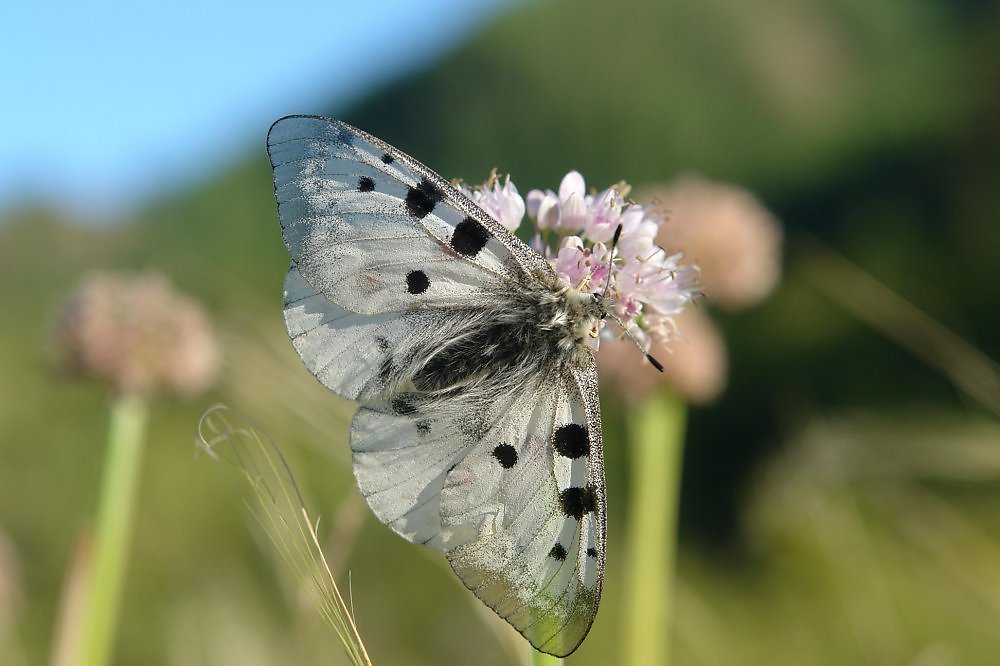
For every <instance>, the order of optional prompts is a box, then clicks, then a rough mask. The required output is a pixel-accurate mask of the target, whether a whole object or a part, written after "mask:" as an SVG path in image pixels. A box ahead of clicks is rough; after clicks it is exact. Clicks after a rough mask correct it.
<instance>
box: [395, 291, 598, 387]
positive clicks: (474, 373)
mask: <svg viewBox="0 0 1000 666" xmlns="http://www.w3.org/2000/svg"><path fill="white" fill-rule="evenodd" d="M606 314H607V302H606V300H605V299H604V297H603V296H600V295H597V294H590V293H587V292H581V291H578V290H576V289H573V288H572V287H567V286H565V285H563V284H562V283H560V282H558V280H556V279H555V278H554V277H553V278H552V279H551V280H534V281H532V282H527V283H522V284H518V285H516V286H514V287H511V288H510V289H509V290H505V291H504V292H502V293H498V294H496V295H495V297H494V298H491V299H489V305H486V306H484V305H483V304H480V305H478V306H477V307H476V308H472V309H468V310H466V309H457V310H453V311H451V312H450V313H449V315H448V316H447V317H446V318H444V320H443V321H444V325H445V326H446V328H447V330H438V331H436V335H435V339H436V340H438V341H440V339H441V338H442V337H447V339H448V340H449V341H450V342H449V343H448V344H446V345H440V343H439V342H438V346H437V347H436V348H434V349H427V350H426V351H425V352H417V353H416V354H415V355H414V357H413V358H412V361H413V362H412V364H409V365H410V367H409V368H408V370H409V372H406V374H407V375H409V376H410V380H411V382H412V387H413V389H415V390H417V391H421V392H433V391H440V390H446V389H450V388H452V387H455V386H458V385H464V384H469V383H479V381H480V380H490V379H497V378H498V379H502V380H503V381H504V382H507V381H510V382H512V383H517V382H518V381H519V379H518V378H519V377H524V376H527V375H532V376H534V375H537V373H538V371H539V369H540V368H543V367H559V366H562V367H565V366H572V367H581V366H582V365H583V364H584V363H585V362H586V360H587V356H588V355H590V354H592V353H593V352H592V349H591V347H590V345H589V344H588V342H589V340H591V339H592V338H594V337H596V336H597V333H598V331H599V327H600V322H601V320H602V319H603V318H604V316H606ZM404 372H405V371H404ZM410 373H412V374H410ZM407 383H408V384H409V383H410V382H407Z"/></svg>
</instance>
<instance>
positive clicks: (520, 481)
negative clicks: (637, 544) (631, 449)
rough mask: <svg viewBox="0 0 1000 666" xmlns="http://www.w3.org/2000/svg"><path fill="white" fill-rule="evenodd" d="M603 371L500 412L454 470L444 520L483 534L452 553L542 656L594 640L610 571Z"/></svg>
mask: <svg viewBox="0 0 1000 666" xmlns="http://www.w3.org/2000/svg"><path fill="white" fill-rule="evenodd" d="M595 382H596V371H595V370H594V368H593V367H590V368H587V369H584V370H581V371H579V372H566V371H561V372H556V373H555V376H549V377H545V378H540V385H538V386H537V387H533V388H534V390H525V391H523V392H518V393H516V394H515V395H514V396H513V397H512V400H511V401H510V403H509V404H501V405H500V407H501V409H499V410H496V417H495V418H496V420H495V422H494V423H493V424H492V426H491V427H490V429H489V430H488V431H487V433H486V436H485V437H484V438H483V440H482V441H481V442H480V443H479V444H478V445H477V446H476V448H475V449H474V450H473V451H471V452H470V453H469V454H468V455H467V456H466V457H465V458H464V459H463V460H462V461H461V462H460V463H458V464H457V465H456V466H455V468H454V469H453V470H452V471H451V472H449V474H448V476H447V480H446V482H445V485H444V487H443V489H442V492H441V521H442V525H443V526H444V527H445V528H446V529H451V530H453V531H455V532H459V531H460V530H465V531H468V530H470V529H474V530H475V531H476V533H477V537H476V538H475V539H474V540H472V541H470V542H468V543H466V544H463V545H460V546H457V547H455V548H454V549H452V550H450V551H449V552H448V553H447V557H448V561H449V562H450V563H451V566H452V568H453V569H454V570H455V572H456V573H457V574H458V576H459V577H460V578H461V579H462V581H463V582H464V583H465V584H466V586H467V587H469V589H471V590H472V591H473V592H474V593H475V594H476V596H478V597H479V598H480V599H482V600H483V602H484V603H486V604H487V605H488V606H490V607H491V608H493V609H494V610H495V611H496V612H497V613H498V614H499V615H500V616H501V617H503V618H504V619H506V620H507V621H508V622H509V623H510V624H511V625H513V626H514V628H516V629H517V630H518V631H520V632H521V633H522V634H524V636H525V637H526V638H528V640H529V641H530V642H531V643H532V645H534V646H535V647H536V648H538V649H539V650H542V651H544V652H549V653H552V654H555V655H560V656H562V655H566V654H569V653H570V652H572V651H573V650H574V649H575V648H576V647H577V646H578V645H579V643H580V642H581V641H582V640H583V638H584V636H586V634H587V632H588V630H589V629H590V625H591V623H592V622H593V619H594V615H595V613H596V611H597V604H598V602H599V600H600V594H601V583H602V580H603V570H604V541H605V520H606V517H605V515H606V512H605V489H604V472H603V469H604V467H603V451H602V447H601V424H600V413H599V411H598V410H597V409H596V407H597V405H596V402H595V401H593V400H591V399H590V398H589V397H588V396H587V390H589V389H590V388H592V387H593V385H594V383H595Z"/></svg>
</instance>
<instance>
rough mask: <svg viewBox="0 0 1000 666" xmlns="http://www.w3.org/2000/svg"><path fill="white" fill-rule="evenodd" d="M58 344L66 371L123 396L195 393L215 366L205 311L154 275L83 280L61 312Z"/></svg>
mask: <svg viewBox="0 0 1000 666" xmlns="http://www.w3.org/2000/svg"><path fill="white" fill-rule="evenodd" d="M56 343H57V345H58V351H59V352H60V354H61V356H62V363H63V365H64V366H65V367H66V368H67V369H68V370H70V371H73V372H76V373H79V374H82V375H89V376H91V377H95V378H100V379H104V380H108V381H110V382H111V383H112V384H113V385H114V386H115V388H117V389H118V390H119V391H121V392H123V393H133V394H141V395H149V394H152V393H156V392H158V391H163V390H172V391H176V392H179V393H197V392H198V391H201V390H203V389H204V388H206V387H207V386H208V385H209V384H211V382H212V381H213V380H214V378H215V374H216V370H217V366H218V348H217V346H216V343H215V336H214V335H213V333H212V330H211V326H210V325H209V322H208V317H207V315H206V314H205V311H204V310H203V309H202V307H201V306H200V305H199V304H198V303H196V302H195V301H194V300H192V299H191V298H188V297H187V296H184V295H182V294H179V293H177V292H176V291H175V290H174V288H173V287H172V286H171V285H170V283H169V282H168V281H167V279H166V278H165V277H163V276H161V275H159V274H156V273H145V274H141V275H121V274H114V273H95V274H92V275H89V276H87V277H86V278H85V279H84V280H83V281H82V282H81V283H80V285H79V286H78V287H77V289H76V291H75V292H74V293H73V295H72V296H71V297H70V299H69V302H68V303H67V304H66V306H65V308H64V311H63V313H62V317H61V321H60V322H59V326H58V328H57V329H56Z"/></svg>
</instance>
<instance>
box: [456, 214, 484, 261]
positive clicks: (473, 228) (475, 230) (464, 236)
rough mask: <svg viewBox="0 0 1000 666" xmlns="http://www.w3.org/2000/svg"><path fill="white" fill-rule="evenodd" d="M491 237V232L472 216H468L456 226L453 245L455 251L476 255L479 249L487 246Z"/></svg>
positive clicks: (471, 255) (470, 255) (469, 255)
mask: <svg viewBox="0 0 1000 666" xmlns="http://www.w3.org/2000/svg"><path fill="white" fill-rule="evenodd" d="M489 239H490V232H489V231H487V230H486V227H484V226H483V225H481V224H480V223H479V222H477V221H476V220H474V219H472V218H471V217H467V218H465V219H464V220H462V221H461V222H459V223H458V225H457V226H456V227H455V233H453V234H452V235H451V246H452V248H454V250H455V252H458V253H459V254H463V255H465V256H466V257H475V256H476V255H477V254H479V251H480V250H482V249H483V248H484V247H486V241H488V240H489Z"/></svg>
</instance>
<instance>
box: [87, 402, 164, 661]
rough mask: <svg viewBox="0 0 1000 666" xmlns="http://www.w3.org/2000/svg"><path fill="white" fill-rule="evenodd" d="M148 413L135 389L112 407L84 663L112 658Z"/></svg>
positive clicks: (95, 540)
mask: <svg viewBox="0 0 1000 666" xmlns="http://www.w3.org/2000/svg"><path fill="white" fill-rule="evenodd" d="M146 417H147V406H146V403H145V401H144V400H143V399H142V398H140V397H137V396H134V395H123V396H119V397H118V398H117V399H116V400H115V403H114V404H113V405H112V407H111V422H110V429H109V433H108V451H107V457H106V458H105V461H104V478H103V479H102V480H101V497H100V504H99V506H98V511H97V527H96V530H95V535H94V550H93V559H92V560H91V569H90V575H89V577H88V580H87V589H86V592H85V594H86V602H85V604H84V617H83V629H82V632H81V639H80V650H81V653H82V654H81V655H80V659H79V660H78V662H77V663H79V664H81V666H104V665H105V664H107V663H109V662H110V659H111V654H112V646H113V643H114V636H115V630H116V628H117V625H118V613H119V608H120V606H121V597H122V587H123V584H124V581H125V569H126V566H127V561H128V549H129V544H130V543H131V540H132V513H133V510H134V508H135V504H136V490H137V488H138V482H139V471H140V469H141V466H142V454H143V448H144V440H145V438H144V433H145V430H146Z"/></svg>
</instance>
